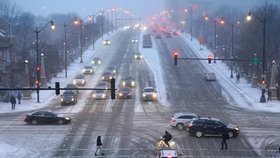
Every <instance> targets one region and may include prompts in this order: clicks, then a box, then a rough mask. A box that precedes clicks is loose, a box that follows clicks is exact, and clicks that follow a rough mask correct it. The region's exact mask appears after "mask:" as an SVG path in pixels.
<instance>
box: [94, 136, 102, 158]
mask: <svg viewBox="0 0 280 158" xmlns="http://www.w3.org/2000/svg"><path fill="white" fill-rule="evenodd" d="M98 150H99V153H101V155H102V156H104V155H105V154H104V153H103V152H102V142H101V136H98V137H97V140H96V150H95V154H94V155H95V156H97V151H98Z"/></svg>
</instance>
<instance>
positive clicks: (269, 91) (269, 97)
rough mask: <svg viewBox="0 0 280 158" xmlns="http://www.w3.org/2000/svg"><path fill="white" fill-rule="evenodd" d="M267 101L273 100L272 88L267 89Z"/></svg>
mask: <svg viewBox="0 0 280 158" xmlns="http://www.w3.org/2000/svg"><path fill="white" fill-rule="evenodd" d="M267 101H271V90H270V89H269V88H268V89H267Z"/></svg>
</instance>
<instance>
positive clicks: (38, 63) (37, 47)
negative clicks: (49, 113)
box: [35, 21, 55, 103]
mask: <svg viewBox="0 0 280 158" xmlns="http://www.w3.org/2000/svg"><path fill="white" fill-rule="evenodd" d="M48 24H51V28H52V29H55V25H54V22H53V21H49V22H48V23H47V24H46V25H45V26H44V27H42V28H41V29H40V30H39V29H38V28H36V30H35V33H36V54H37V63H36V66H37V67H36V71H37V77H36V85H37V103H40V94H39V93H40V91H39V90H40V59H39V56H40V54H39V39H38V38H39V37H38V36H39V33H40V32H41V31H43V30H44V29H45V28H46V27H47V26H48Z"/></svg>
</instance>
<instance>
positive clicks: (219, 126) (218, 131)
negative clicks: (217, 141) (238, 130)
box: [215, 121, 227, 135]
mask: <svg viewBox="0 0 280 158" xmlns="http://www.w3.org/2000/svg"><path fill="white" fill-rule="evenodd" d="M215 124H216V135H222V134H223V132H224V130H225V129H226V128H227V127H226V125H225V124H223V123H222V122H220V121H215Z"/></svg>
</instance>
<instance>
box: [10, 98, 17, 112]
mask: <svg viewBox="0 0 280 158" xmlns="http://www.w3.org/2000/svg"><path fill="white" fill-rule="evenodd" d="M10 102H11V104H12V110H15V108H16V103H17V101H16V97H15V96H14V95H12V96H11V98H10Z"/></svg>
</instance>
